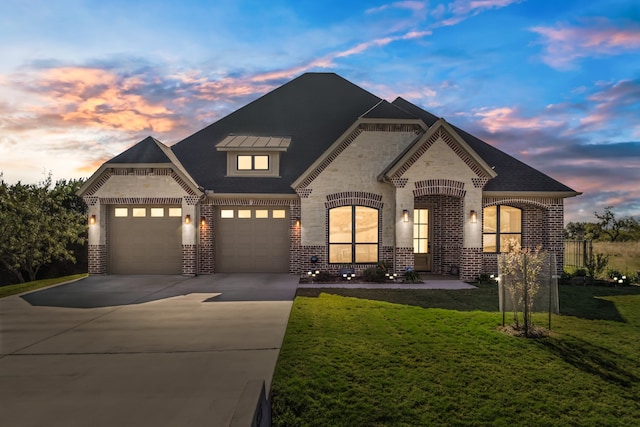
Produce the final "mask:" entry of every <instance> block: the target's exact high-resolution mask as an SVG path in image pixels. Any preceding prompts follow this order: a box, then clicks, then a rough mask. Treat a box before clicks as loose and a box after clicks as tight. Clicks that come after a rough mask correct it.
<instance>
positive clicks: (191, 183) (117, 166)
mask: <svg viewBox="0 0 640 427" xmlns="http://www.w3.org/2000/svg"><path fill="white" fill-rule="evenodd" d="M151 168H171V169H172V170H173V171H174V172H175V173H176V174H178V176H179V177H180V178H182V180H183V181H184V182H186V183H187V185H189V187H190V188H191V189H192V190H193V191H194V192H195V193H196V194H198V195H202V194H203V191H202V189H201V188H200V187H199V186H198V184H197V183H196V182H195V181H194V180H193V178H191V176H190V175H189V174H188V173H186V172H185V171H183V170H182V168H181V167H179V166H178V165H176V164H174V163H172V162H166V163H109V162H107V163H103V164H102V166H100V167H99V168H98V170H97V171H95V173H94V174H93V175H91V177H90V178H89V179H88V180H87V181H86V182H85V183H84V184H83V185H82V187H80V189H79V190H78V191H77V192H76V195H77V196H78V197H82V196H84V194H85V193H86V192H87V190H89V189H90V188H91V187H92V186H93V183H94V182H95V181H96V180H97V179H98V178H99V177H100V176H101V175H102V174H103V173H104V171H105V170H106V169H151Z"/></svg>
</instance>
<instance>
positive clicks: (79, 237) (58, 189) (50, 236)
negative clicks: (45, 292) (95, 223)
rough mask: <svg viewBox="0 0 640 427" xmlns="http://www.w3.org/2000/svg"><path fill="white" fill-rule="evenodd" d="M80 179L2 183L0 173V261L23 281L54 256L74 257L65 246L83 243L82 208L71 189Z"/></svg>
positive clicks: (84, 223) (52, 259)
mask: <svg viewBox="0 0 640 427" xmlns="http://www.w3.org/2000/svg"><path fill="white" fill-rule="evenodd" d="M81 184H82V181H80V180H71V181H58V182H56V184H55V185H54V186H52V181H51V176H49V177H47V179H46V180H45V181H43V182H42V183H40V184H37V185H32V184H21V183H17V184H14V185H8V184H7V183H6V182H4V179H2V175H0V233H1V236H0V264H1V265H2V266H3V267H4V268H5V269H6V270H8V271H10V272H11V273H13V274H14V275H15V276H16V278H17V279H18V280H19V281H20V282H21V283H23V282H25V276H24V273H26V275H27V278H28V279H29V280H30V281H32V280H36V276H37V274H38V271H39V270H40V269H41V268H42V267H43V266H45V265H48V264H50V263H52V262H55V261H72V262H74V261H75V256H74V254H73V253H72V251H70V250H69V247H70V245H72V244H74V243H83V242H84V239H85V237H84V235H85V232H86V218H85V208H84V206H83V205H82V201H81V200H80V199H79V198H78V196H76V194H75V192H76V190H77V189H78V188H79V187H80V185H81Z"/></svg>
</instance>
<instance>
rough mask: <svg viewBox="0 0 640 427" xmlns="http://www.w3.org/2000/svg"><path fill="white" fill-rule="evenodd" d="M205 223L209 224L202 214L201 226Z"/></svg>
mask: <svg viewBox="0 0 640 427" xmlns="http://www.w3.org/2000/svg"><path fill="white" fill-rule="evenodd" d="M205 225H207V220H206V219H205V217H203V216H201V217H200V226H202V227H204V226H205Z"/></svg>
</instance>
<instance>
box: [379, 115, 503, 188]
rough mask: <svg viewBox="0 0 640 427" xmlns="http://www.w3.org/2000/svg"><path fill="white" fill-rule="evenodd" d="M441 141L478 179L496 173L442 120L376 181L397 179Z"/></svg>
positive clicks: (493, 175)
mask: <svg viewBox="0 0 640 427" xmlns="http://www.w3.org/2000/svg"><path fill="white" fill-rule="evenodd" d="M438 139H442V140H443V141H444V142H445V144H447V146H449V148H450V149H451V151H453V152H454V153H455V154H456V155H457V156H458V157H459V158H460V159H461V160H462V161H463V162H464V163H465V164H466V165H467V166H468V167H469V169H471V170H472V171H473V172H474V173H475V174H476V175H477V176H478V177H479V178H484V179H491V178H493V177H495V176H496V173H495V172H494V171H493V169H491V167H490V166H489V165H488V164H487V163H486V162H485V161H484V160H483V159H482V158H481V157H480V156H479V155H478V154H477V153H476V152H475V151H474V150H473V149H472V148H471V147H470V146H469V145H468V144H467V143H466V142H465V141H464V140H463V139H462V138H461V137H460V136H459V135H458V133H457V132H456V131H455V130H454V129H453V128H452V127H451V125H449V124H448V123H447V122H446V121H445V120H444V119H438V120H437V121H436V122H435V123H433V124H432V126H431V127H430V128H429V130H428V131H427V132H425V133H424V135H422V137H421V138H419V139H418V140H416V141H415V142H414V143H413V144H412V145H410V146H409V147H407V149H406V150H405V151H404V152H403V153H401V154H400V155H399V156H398V157H397V158H396V159H395V160H394V161H393V162H392V163H391V164H390V165H389V166H388V167H387V168H386V169H385V170H384V171H383V172H382V173H381V174H380V175H379V176H378V179H387V180H389V179H397V178H401V177H402V175H403V174H404V173H405V172H406V171H407V170H409V169H410V168H411V166H412V165H413V164H414V163H415V162H416V161H417V160H418V159H419V158H420V157H422V156H423V155H424V154H425V153H426V152H427V151H428V150H429V147H431V145H433V143H434V142H435V141H437V140H438Z"/></svg>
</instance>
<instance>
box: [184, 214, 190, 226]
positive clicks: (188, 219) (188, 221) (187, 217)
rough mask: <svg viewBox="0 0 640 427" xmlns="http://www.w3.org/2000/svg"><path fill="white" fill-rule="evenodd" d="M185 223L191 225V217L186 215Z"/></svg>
mask: <svg viewBox="0 0 640 427" xmlns="http://www.w3.org/2000/svg"><path fill="white" fill-rule="evenodd" d="M184 223H185V224H191V215H185V217H184Z"/></svg>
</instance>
